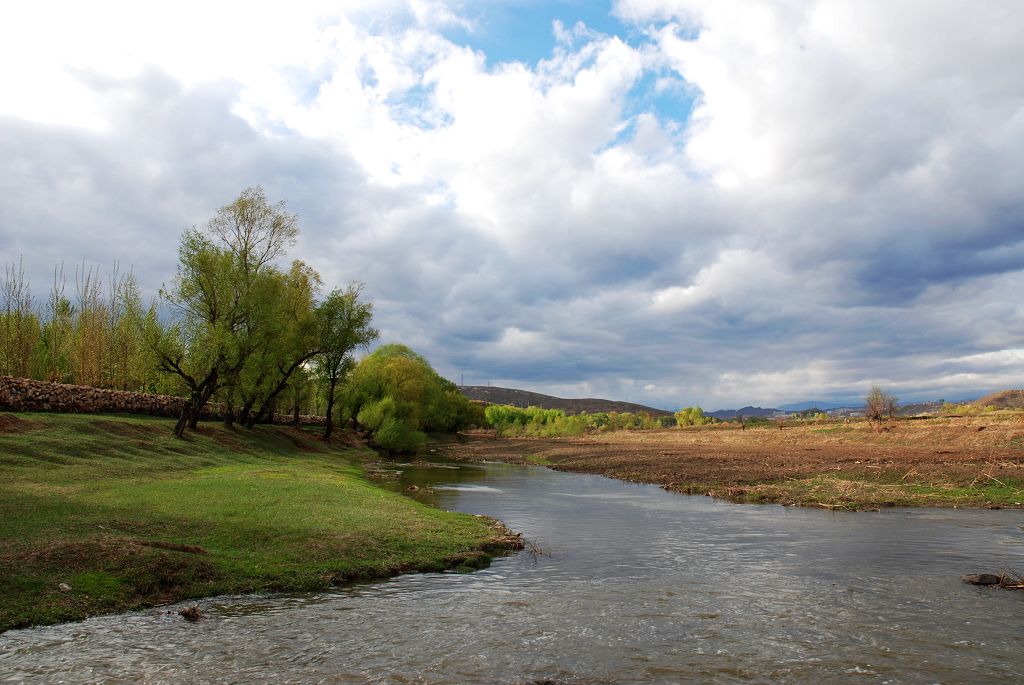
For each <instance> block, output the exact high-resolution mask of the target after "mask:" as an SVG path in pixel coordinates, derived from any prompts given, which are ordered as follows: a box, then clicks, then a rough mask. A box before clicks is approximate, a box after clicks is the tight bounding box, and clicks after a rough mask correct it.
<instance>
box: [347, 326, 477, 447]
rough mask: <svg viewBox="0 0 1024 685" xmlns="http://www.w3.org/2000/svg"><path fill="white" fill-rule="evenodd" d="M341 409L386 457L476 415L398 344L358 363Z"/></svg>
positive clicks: (450, 387) (449, 384)
mask: <svg viewBox="0 0 1024 685" xmlns="http://www.w3.org/2000/svg"><path fill="white" fill-rule="evenodd" d="M343 396H344V399H343V406H344V410H345V412H346V413H347V415H348V416H350V417H353V418H355V420H356V421H357V422H358V424H359V425H361V426H362V427H363V428H364V429H365V430H366V431H367V432H368V433H369V439H370V441H371V443H373V444H375V445H376V446H378V447H380V448H382V449H385V450H388V451H390V452H408V451H412V450H414V449H415V448H416V447H418V446H419V445H420V444H422V443H423V441H425V440H426V435H425V434H426V433H434V432H436V433H453V432H455V431H457V430H460V429H462V428H467V427H469V426H471V425H473V420H474V417H477V416H478V415H479V411H478V410H477V409H475V408H474V407H473V406H472V405H471V404H470V402H469V400H468V399H467V398H466V397H465V396H463V395H462V393H460V392H459V391H458V388H457V387H456V386H455V384H454V383H452V382H451V381H448V380H446V379H444V378H441V377H440V376H439V375H438V374H437V372H436V371H434V369H433V368H432V367H431V366H430V364H429V363H428V362H427V360H426V359H424V358H423V357H422V356H420V355H419V354H417V353H415V352H413V351H412V350H410V349H409V348H408V347H406V346H404V345H396V344H390V345H383V346H381V347H379V348H378V349H377V350H375V351H374V352H373V353H372V354H370V355H368V356H367V357H366V358H364V359H363V360H362V361H361V362H360V363H359V364H358V366H356V368H355V369H354V370H353V371H352V373H351V375H350V376H349V378H348V381H347V383H346V384H345V388H344V392H343Z"/></svg>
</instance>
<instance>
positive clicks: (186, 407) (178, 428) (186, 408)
mask: <svg viewBox="0 0 1024 685" xmlns="http://www.w3.org/2000/svg"><path fill="white" fill-rule="evenodd" d="M191 408H192V401H191V400H186V401H185V404H183V405H182V407H181V416H179V417H178V422H177V423H176V424H174V437H176V438H183V437H185V425H186V424H187V423H188V417H189V413H190V409H191Z"/></svg>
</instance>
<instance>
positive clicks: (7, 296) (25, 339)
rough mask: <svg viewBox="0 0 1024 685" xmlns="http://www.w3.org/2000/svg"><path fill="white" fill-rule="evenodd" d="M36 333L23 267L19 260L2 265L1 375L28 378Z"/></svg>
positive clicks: (36, 322) (0, 315)
mask: <svg viewBox="0 0 1024 685" xmlns="http://www.w3.org/2000/svg"><path fill="white" fill-rule="evenodd" d="M39 332H40V331H39V317H38V316H37V315H36V313H35V311H34V310H33V299H32V291H31V288H30V286H29V281H28V279H27V278H26V277H25V267H24V265H23V264H22V262H21V260H18V263H17V264H14V263H13V262H11V263H10V264H5V265H4V276H3V279H2V280H0V374H7V375H11V376H21V377H23V378H27V377H29V376H30V375H31V372H32V356H33V352H34V350H35V348H36V344H37V343H38V341H39Z"/></svg>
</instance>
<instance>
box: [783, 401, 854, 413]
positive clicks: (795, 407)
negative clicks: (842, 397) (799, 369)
mask: <svg viewBox="0 0 1024 685" xmlns="http://www.w3.org/2000/svg"><path fill="white" fill-rule="evenodd" d="M853 404H864V403H863V402H854V403H853ZM850 406H851V403H850V402H824V401H821V400H809V401H807V402H794V403H793V404H781V405H779V409H781V410H782V411H807V410H808V409H821V410H822V411H827V410H829V409H845V408H848V407H850Z"/></svg>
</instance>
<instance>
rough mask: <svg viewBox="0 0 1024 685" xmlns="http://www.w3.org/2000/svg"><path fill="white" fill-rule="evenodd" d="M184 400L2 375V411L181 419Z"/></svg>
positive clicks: (286, 417)
mask: <svg viewBox="0 0 1024 685" xmlns="http://www.w3.org/2000/svg"><path fill="white" fill-rule="evenodd" d="M184 404H185V398H183V397H174V396H172V395H151V394H149V393H144V392H126V391H124V390H106V389H104V388H93V387H90V386H87V385H68V384H65V383H48V382H46V381H34V380H31V379H29V378H15V377H14V376H0V409H6V410H11V411H54V412H68V413H76V414H114V413H125V414H148V415H149V416H166V417H168V418H175V419H176V418H178V416H180V415H181V408H182V406H183V405H184ZM222 417H223V407H221V406H220V405H218V404H209V405H207V406H206V408H204V410H203V418H204V419H219V418H222ZM291 420H292V417H291V415H290V414H275V415H274V417H273V422H274V423H290V422H291ZM299 421H300V423H302V424H303V425H312V426H322V425H323V423H324V417H322V416H300V417H299Z"/></svg>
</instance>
